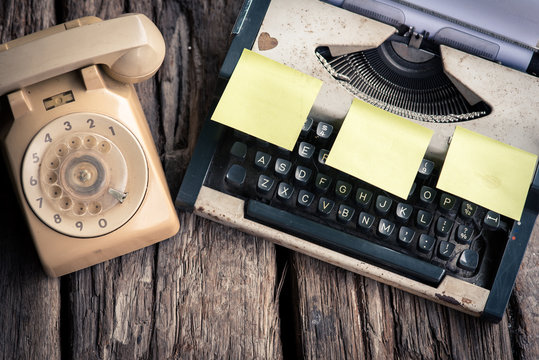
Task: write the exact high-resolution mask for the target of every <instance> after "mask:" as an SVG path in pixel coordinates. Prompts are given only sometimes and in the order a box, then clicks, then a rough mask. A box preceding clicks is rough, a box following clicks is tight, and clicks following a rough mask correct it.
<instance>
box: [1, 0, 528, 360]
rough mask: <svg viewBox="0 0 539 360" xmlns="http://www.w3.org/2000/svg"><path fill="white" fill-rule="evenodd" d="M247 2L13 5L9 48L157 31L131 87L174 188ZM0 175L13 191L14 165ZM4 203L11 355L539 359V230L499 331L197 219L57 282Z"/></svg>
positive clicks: (5, 348)
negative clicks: (111, 22)
mask: <svg viewBox="0 0 539 360" xmlns="http://www.w3.org/2000/svg"><path fill="white" fill-rule="evenodd" d="M239 7H240V1H239V0H214V1H209V0H204V1H202V0H201V1H179V2H172V1H140V2H135V1H119V0H115V1H110V2H102V1H93V0H90V1H85V2H82V1H81V2H80V3H79V2H77V1H70V0H60V1H43V2H41V1H37V2H31V1H27V0H24V1H14V0H6V1H4V2H3V3H2V5H1V7H0V41H1V42H5V41H7V40H10V39H12V38H14V37H18V36H22V35H24V34H26V33H29V32H32V31H36V30H39V29H42V28H43V27H46V26H49V25H52V24H53V23H57V22H58V23H59V22H63V21H65V20H71V19H74V18H77V17H80V16H83V15H97V16H100V17H102V18H110V17H115V16H117V15H119V14H120V13H122V12H128V11H129V12H142V13H144V14H146V15H148V16H149V17H150V18H151V19H152V20H154V21H155V22H156V23H157V25H158V26H159V28H160V29H161V31H162V32H163V34H164V36H165V39H166V41H167V44H168V47H167V57H166V59H165V62H164V65H163V68H162V69H161V70H160V72H159V73H158V75H157V76H156V78H155V79H154V80H150V81H147V82H144V83H142V84H141V85H139V86H138V87H137V89H138V91H139V95H140V97H141V100H142V104H143V106H144V110H145V113H146V116H147V118H148V121H149V122H150V127H151V129H152V133H153V135H154V139H155V140H156V143H157V148H158V150H159V152H160V153H161V154H162V159H163V163H164V166H165V169H166V173H167V177H168V180H169V185H170V187H171V189H172V191H173V192H175V191H177V190H178V187H179V183H180V179H181V177H182V176H183V173H184V171H185V168H186V166H187V163H188V161H189V158H190V154H191V151H192V149H193V146H194V144H195V140H196V135H197V134H198V130H199V128H200V124H201V122H202V121H203V119H204V116H205V115H206V113H207V111H208V109H209V105H210V99H211V95H212V94H213V92H214V89H215V85H216V78H217V73H218V69H219V65H220V63H221V61H222V60H223V58H224V55H225V52H226V50H227V41H228V39H229V32H230V30H231V28H232V26H233V23H234V20H235V17H236V13H237V11H238V9H239ZM0 66H1V64H0ZM0 171H2V175H3V176H1V179H2V180H1V181H2V186H3V187H4V189H10V187H11V184H10V183H9V180H8V179H7V178H6V177H7V169H6V166H5V164H3V165H2V167H1V170H0ZM0 196H1V204H2V205H1V206H2V208H1V214H2V215H1V216H0V224H1V229H2V231H1V233H0V295H1V296H0V324H2V326H3V330H2V331H0V354H1V358H4V359H60V358H62V359H69V358H75V359H98V358H99V359H139V358H142V359H150V358H151V359H168V358H199V359H207V358H217V359H221V358H228V357H230V358H246V359H249V358H259V359H260V358H267V359H278V358H283V357H284V358H298V357H305V358H316V359H330V358H379V359H391V358H395V359H397V358H398V359H406V358H425V359H435V358H436V359H440V358H441V359H444V358H458V359H482V358H490V359H511V358H525V359H537V358H539V307H538V298H539V288H538V287H537V278H538V277H539V267H538V265H539V260H538V255H537V254H539V225H536V227H535V231H534V234H533V235H532V239H531V240H530V241H531V243H530V245H529V247H528V250H527V252H526V256H525V259H524V262H523V264H522V268H521V271H520V273H519V276H518V279H517V284H516V288H515V291H514V294H513V296H512V298H511V302H510V305H509V308H508V311H507V315H506V316H505V317H504V319H503V320H502V321H501V322H500V323H499V324H495V325H493V324H488V323H482V322H480V321H478V320H476V319H474V318H471V317H469V316H467V315H463V314H461V313H458V312H456V311H453V310H449V309H447V308H445V307H442V306H439V305H436V304H434V303H432V302H428V301H426V300H423V299H420V298H418V297H415V296H412V295H409V294H407V293H403V292H402V291H399V290H396V289H393V288H390V287H388V286H385V285H381V284H380V283H377V282H375V281H373V280H369V279H366V278H363V277H361V276H358V275H355V274H352V273H349V272H347V271H344V270H341V269H338V268H335V267H333V266H331V265H327V264H325V263H322V262H320V261H317V260H313V259H311V258H308V257H306V256H303V255H299V254H296V253H293V252H290V251H288V250H285V249H282V248H278V247H276V246H274V245H273V244H271V243H269V242H267V241H264V240H263V239H258V238H254V237H252V236H247V235H245V234H242V233H240V232H238V231H235V230H232V229H230V228H226V227H224V226H221V225H217V224H215V223H213V222H210V221H207V220H204V219H202V218H199V217H196V216H194V215H192V214H189V213H180V221H181V223H182V228H181V230H180V233H179V234H177V235H176V236H175V237H174V238H172V239H169V240H166V241H164V242H162V243H160V244H158V245H155V246H152V247H149V248H146V249H143V250H139V251H137V252H135V253H132V254H129V255H126V256H123V257H121V258H119V259H115V260H112V261H108V262H106V263H104V264H101V265H97V266H94V267H92V268H90V269H86V270H83V271H80V272H77V273H75V274H72V275H68V276H65V277H63V278H61V279H50V278H47V277H46V276H45V275H44V273H43V271H42V270H41V267H40V265H39V262H38V259H37V255H36V253H35V250H34V247H33V244H32V241H31V239H30V237H29V234H28V230H27V229H26V227H25V224H24V220H23V219H22V217H21V216H22V215H21V212H20V211H19V210H18V209H17V207H16V205H14V204H15V202H16V199H15V196H14V194H12V193H11V192H10V191H2V192H1V193H0Z"/></svg>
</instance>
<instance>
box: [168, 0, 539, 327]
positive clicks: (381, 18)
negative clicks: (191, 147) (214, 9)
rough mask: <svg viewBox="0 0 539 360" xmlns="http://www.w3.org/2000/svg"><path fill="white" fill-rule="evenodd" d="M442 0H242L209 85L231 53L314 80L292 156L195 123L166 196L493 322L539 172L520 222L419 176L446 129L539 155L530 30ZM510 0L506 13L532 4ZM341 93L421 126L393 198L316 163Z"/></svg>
mask: <svg viewBox="0 0 539 360" xmlns="http://www.w3.org/2000/svg"><path fill="white" fill-rule="evenodd" d="M442 3H443V2H441V1H437V2H428V1H419V0H418V1H413V2H404V1H389V0H381V1H370V0H356V1H342V0H341V1H338V0H335V1H327V2H321V1H316V0H295V1H287V0H272V1H268V0H253V1H246V2H245V4H244V6H243V8H242V10H241V13H240V15H239V17H238V20H237V22H236V25H235V27H234V30H233V34H234V35H235V36H234V38H233V40H232V43H231V46H230V50H229V53H228V55H227V57H226V59H225V62H224V64H223V66H222V68H221V73H220V77H221V79H222V83H221V85H222V87H223V88H224V86H226V82H227V79H229V78H230V76H231V74H232V72H233V70H234V67H235V65H236V63H237V61H238V59H239V57H240V54H241V52H242V50H243V49H244V48H247V49H252V50H253V51H255V52H259V53H261V54H263V55H264V56H266V57H269V58H271V59H274V60H276V61H278V62H280V63H283V64H286V65H289V66H291V67H293V68H295V69H297V70H299V71H301V72H304V73H306V74H309V75H312V76H314V77H317V78H319V79H321V80H323V82H324V85H323V86H322V89H321V92H320V94H319V96H318V98H317V100H316V102H315V105H314V107H313V108H312V110H311V113H310V115H309V117H308V118H307V119H305V120H306V121H305V125H304V127H303V129H302V131H301V135H300V137H299V139H298V140H297V144H296V147H295V148H294V150H293V151H286V150H283V149H282V148H279V147H277V146H275V145H273V144H269V143H267V142H265V141H262V140H260V139H256V138H254V137H251V136H249V135H246V134H244V133H241V132H239V131H236V130H234V129H231V128H228V127H226V126H223V125H221V124H218V123H216V122H214V121H211V120H209V119H208V120H207V121H206V122H205V124H204V127H203V129H202V131H201V135H200V138H199V141H198V144H197V146H196V149H195V151H194V154H193V158H192V161H191V163H190V165H189V168H188V170H187V173H186V174H185V177H184V179H183V183H182V185H181V189H180V192H179V194H178V196H177V199H176V205H177V206H178V207H180V208H183V209H191V210H193V211H194V212H195V213H197V214H199V215H201V216H204V217H207V218H209V219H213V220H215V221H218V222H221V223H224V224H227V225H229V226H232V227H235V228H238V229H241V230H243V231H246V232H248V233H251V234H255V235H258V236H261V237H264V238H266V239H269V240H271V241H273V242H275V243H277V244H279V245H282V246H285V247H287V248H290V249H293V250H295V251H299V252H302V253H305V254H308V255H310V256H313V257H315V258H318V259H321V260H324V261H326V262H329V263H332V264H335V265H337V266H340V267H342V268H344V269H347V270H350V271H353V272H356V273H359V274H362V275H365V276H368V277H371V278H373V279H376V280H378V281H381V282H384V283H386V284H390V285H392V286H395V287H397V288H400V289H403V290H406V291H408V292H411V293H414V294H417V295H419V296H422V297H425V298H427V299H430V300H433V301H436V302H438V303H441V304H444V305H447V306H450V307H452V308H456V309H458V310H460V311H463V312H466V313H469V314H472V315H474V316H481V317H483V318H485V319H487V320H490V321H499V320H500V319H501V318H502V316H503V314H504V311H505V308H506V306H507V303H508V300H509V297H510V294H511V291H512V287H513V284H514V281H515V278H516V275H517V271H518V268H519V265H520V263H521V261H522V257H523V255H524V251H525V249H526V246H527V243H528V241H529V239H530V235H531V232H532V229H533V226H534V223H535V219H536V217H537V212H538V210H539V173H537V172H535V176H534V179H533V181H532V184H531V187H530V189H529V192H528V197H527V200H526V205H525V208H524V211H523V214H522V217H521V220H520V221H514V220H511V219H509V218H506V217H505V216H501V215H499V214H498V213H496V212H493V211H491V210H490V209H486V208H483V207H481V206H477V205H475V204H474V203H472V202H469V201H467V200H466V199H461V198H458V197H455V196H453V195H451V194H448V193H445V192H443V191H441V190H439V189H436V186H435V185H436V179H437V177H438V174H439V171H440V168H441V166H442V164H443V159H444V155H445V153H446V151H447V148H448V142H449V141H448V140H449V138H450V136H451V134H452V133H453V131H454V129H455V125H456V124H459V125H461V126H464V127H468V128H470V129H474V130H476V131H478V132H480V133H482V134H484V135H486V136H489V137H491V138H494V139H497V140H500V141H502V142H505V143H509V144H513V145H516V146H518V147H519V148H522V149H524V150H526V151H528V152H531V153H534V154H537V153H539V121H538V120H537V117H538V115H537V111H538V110H539V79H538V78H537V77H536V76H537V72H538V64H539V56H538V52H537V40H539V26H537V20H533V19H531V18H529V19H524V20H522V21H520V23H519V24H520V25H522V26H524V27H526V26H528V30H529V32H526V31H522V29H520V30H519V29H513V28H512V26H513V25H514V24H515V19H514V18H511V17H509V15H507V14H503V15H504V16H506V17H507V18H506V20H507V21H508V22H509V23H507V24H506V23H499V22H498V21H497V20H496V19H495V18H494V19H493V18H492V17H489V16H494V15H496V14H494V15H492V14H491V15H489V14H490V13H487V14H486V15H484V16H482V17H474V16H475V15H473V14H472V12H473V11H474V10H477V9H476V5H477V4H482V5H484V6H487V7H488V6H489V4H488V2H484V1H483V2H479V3H478V2H473V4H472V5H473V6H472V5H468V8H469V7H470V6H471V7H472V8H473V9H471V10H469V9H468V10H462V8H461V9H459V6H467V5H466V4H467V2H464V1H456V2H448V3H444V4H446V5H444V4H442ZM521 3H522V4H523V5H522V6H525V7H528V9H527V10H526V9H525V8H524V9H523V11H521V12H520V13H521V15H522V14H526V13H527V11H530V10H533V9H532V8H533V7H535V10H538V9H537V5H534V4H533V3H532V2H531V1H528V2H526V1H524V2H521ZM511 4H512V5H511V6H512V7H514V4H513V3H511ZM444 6H445V8H444ZM477 6H479V5H477ZM494 10H496V11H498V13H499V14H502V13H503V9H494ZM496 11H493V12H494V13H496ZM528 13H537V11H535V12H534V11H531V12H528ZM512 14H513V15H514V14H515V12H512ZM461 15H462V16H461ZM511 16H512V15H511ZM523 16H525V15H523ZM455 19H458V21H457V20H455ZM533 21H535V22H533ZM472 22H473V24H474V25H473V26H470V25H469V23H472ZM492 23H494V24H495V25H496V26H498V27H499V28H500V29H505V28H507V32H505V33H499V32H496V31H495V29H492V28H491V27H490V25H491V24H492ZM506 25H507V26H506ZM306 28H308V30H309V31H306ZM534 31H535V32H534ZM522 33H523V34H524V35H525V36H524V35H522ZM521 35H522V37H519V38H517V36H521ZM277 44H278V45H277ZM500 63H501V64H500ZM509 67H512V68H513V69H511V68H509ZM515 69H516V70H515ZM353 97H357V98H359V99H361V100H363V101H366V102H369V103H371V104H373V105H376V106H378V107H381V108H383V109H385V110H388V111H390V112H392V113H395V114H397V115H399V116H402V117H405V118H408V119H412V120H414V121H416V122H418V123H420V124H421V125H423V126H426V127H429V128H431V129H433V130H434V138H433V140H432V141H431V143H430V146H429V149H428V151H427V153H426V155H425V159H424V160H423V162H422V164H421V167H420V169H419V170H418V173H417V177H416V180H415V182H414V185H413V187H412V190H411V192H410V195H409V197H408V199H400V198H398V197H395V196H393V195H391V194H388V193H387V192H385V191H382V190H381V189H378V188H377V187H375V186H373V185H371V184H368V183H366V182H364V181H362V180H360V179H357V178H354V177H352V176H350V175H347V174H345V173H343V172H340V171H337V170H335V169H333V168H331V167H329V166H327V165H326V164H325V156H326V155H327V153H328V151H329V150H330V149H331V146H332V144H333V141H334V140H335V136H336V134H337V133H338V131H339V128H340V124H341V121H342V119H343V118H344V117H345V115H346V112H347V110H348V108H349V106H350V103H351V101H352V99H353ZM217 100H218V99H217ZM210 115H211V114H210ZM524 129H525V130H524Z"/></svg>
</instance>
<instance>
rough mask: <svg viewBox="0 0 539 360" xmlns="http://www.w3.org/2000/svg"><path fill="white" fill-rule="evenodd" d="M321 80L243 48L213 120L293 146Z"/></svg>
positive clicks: (265, 138)
mask: <svg viewBox="0 0 539 360" xmlns="http://www.w3.org/2000/svg"><path fill="white" fill-rule="evenodd" d="M321 87H322V81H321V80H319V79H316V78H313V77H312V76H309V75H306V74H303V73H301V72H299V71H297V70H294V69H292V68H290V67H288V66H285V65H283V64H280V63H278V62H276V61H273V60H270V59H268V58H266V57H264V56H262V55H259V54H257V53H254V52H252V51H250V50H247V49H244V50H243V53H242V55H241V57H240V60H239V61H238V63H237V64H236V68H235V69H234V72H233V73H232V76H231V77H230V80H229V81H228V84H227V86H226V89H225V91H224V92H223V95H222V96H221V99H220V101H219V104H217V107H216V108H215V111H214V113H213V115H212V118H211V119H212V120H214V121H217V122H219V123H221V124H224V125H227V126H230V127H232V128H234V129H237V130H240V131H243V132H245V133H247V134H249V135H252V136H255V137H257V138H259V139H262V140H265V141H268V142H270V143H272V144H275V145H278V146H280V147H283V148H285V149H288V150H293V149H294V145H295V143H296V140H297V139H298V136H299V133H300V131H301V128H302V127H303V124H304V123H305V120H307V115H308V114H309V111H310V110H311V107H312V105H313V103H314V100H315V98H316V96H317V95H318V92H319V91H320V88H321Z"/></svg>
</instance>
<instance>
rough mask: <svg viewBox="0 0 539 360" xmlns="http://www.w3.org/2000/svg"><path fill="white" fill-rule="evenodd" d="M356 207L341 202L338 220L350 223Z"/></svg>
mask: <svg viewBox="0 0 539 360" xmlns="http://www.w3.org/2000/svg"><path fill="white" fill-rule="evenodd" d="M354 212H355V210H354V208H353V207H350V206H347V205H343V204H341V205H340V206H339V211H338V212H337V220H338V221H340V222H342V223H348V222H350V220H352V216H354Z"/></svg>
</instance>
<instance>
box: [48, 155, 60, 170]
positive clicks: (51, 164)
mask: <svg viewBox="0 0 539 360" xmlns="http://www.w3.org/2000/svg"><path fill="white" fill-rule="evenodd" d="M58 165H60V160H59V159H58V158H54V159H50V160H49V161H47V167H48V168H49V169H52V170H56V169H58Z"/></svg>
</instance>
